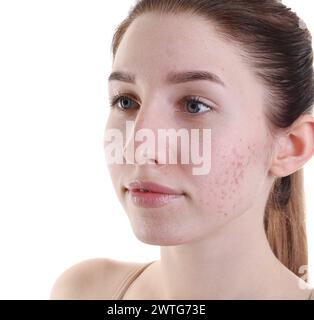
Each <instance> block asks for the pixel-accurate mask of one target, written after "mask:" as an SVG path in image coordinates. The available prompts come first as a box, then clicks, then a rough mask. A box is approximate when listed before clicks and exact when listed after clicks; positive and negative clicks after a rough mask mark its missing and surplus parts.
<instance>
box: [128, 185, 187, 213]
mask: <svg viewBox="0 0 314 320" xmlns="http://www.w3.org/2000/svg"><path fill="white" fill-rule="evenodd" d="M125 191H126V193H127V195H128V196H129V198H130V200H131V201H132V202H133V204H135V205H136V206H138V207H143V208H158V207H162V206H165V205H167V204H169V203H170V202H172V201H174V200H176V199H179V198H182V197H183V196H184V192H181V191H178V190H175V189H173V188H170V187H168V186H164V185H160V184H157V183H155V182H151V181H139V180H136V181H133V182H131V183H129V184H128V185H127V186H126V187H125Z"/></svg>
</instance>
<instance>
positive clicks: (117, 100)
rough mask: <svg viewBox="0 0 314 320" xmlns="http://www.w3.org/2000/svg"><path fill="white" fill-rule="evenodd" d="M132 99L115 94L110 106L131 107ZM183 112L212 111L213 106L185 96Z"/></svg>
mask: <svg viewBox="0 0 314 320" xmlns="http://www.w3.org/2000/svg"><path fill="white" fill-rule="evenodd" d="M134 102H135V101H134V99H133V98H130V97H129V96H128V95H127V94H117V95H115V96H113V97H112V98H111V99H110V106H111V107H112V108H113V107H115V106H116V105H117V106H118V108H119V109H121V110H122V111H128V110H129V109H132V104H133V103H134ZM183 102H184V103H183V104H184V109H186V110H187V111H184V112H185V113H191V114H200V113H204V112H206V111H212V110H213V108H212V107H211V106H209V105H207V104H206V103H204V102H202V101H201V100H200V98H199V97H186V98H184V99H183ZM135 103H136V102H135Z"/></svg>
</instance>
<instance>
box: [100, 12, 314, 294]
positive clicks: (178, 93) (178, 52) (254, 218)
mask: <svg viewBox="0 0 314 320" xmlns="http://www.w3.org/2000/svg"><path fill="white" fill-rule="evenodd" d="M240 50H241V48H239V47H236V46H235V45H234V44H232V43H230V42H226V41H225V40H224V39H222V38H221V37H219V36H218V34H217V32H216V30H215V27H214V25H213V24H209V22H206V21H203V20H202V18H200V17H193V16H191V15H185V14H180V15H176V16H173V15H163V16H162V17H161V16H160V15H158V14H156V13H149V14H144V15H142V16H140V17H138V18H136V20H135V21H134V22H133V23H132V24H131V26H130V27H129V29H128V30H127V32H126V34H125V35H124V37H123V39H122V41H121V43H120V45H119V47H118V50H117V54H116V57H115V59H114V61H113V65H112V71H125V72H130V73H133V74H135V75H136V84H130V83H125V82H121V81H116V80H115V81H110V82H109V87H108V88H109V96H112V95H113V94H116V93H117V92H123V93H132V95H133V96H135V97H136V99H133V98H131V99H133V101H134V102H133V101H132V103H134V104H135V105H137V107H138V108H134V109H133V110H129V111H127V112H123V111H121V110H120V109H119V108H118V107H117V106H115V107H114V108H113V109H112V110H111V111H110V115H109V118H108V122H107V126H106V129H108V128H118V129H120V130H121V131H122V132H124V131H125V129H124V128H125V121H126V120H129V121H131V120H133V121H134V122H135V131H136V130H140V129H141V128H149V129H151V130H153V131H154V132H155V133H156V135H157V129H158V128H165V129H168V128H174V129H176V130H178V129H179V128H186V129H188V130H189V129H192V128H199V129H203V128H210V129H211V170H210V173H209V174H207V175H199V176H198V175H192V174H191V166H193V165H192V164H190V165H182V164H180V163H178V164H175V165H173V164H159V162H158V154H156V155H155V159H153V160H155V161H156V163H155V164H140V165H139V164H132V165H130V164H113V165H109V171H110V174H111V178H112V181H113V184H114V188H115V190H116V193H117V196H118V198H119V200H120V201H121V203H122V205H123V207H124V209H125V212H126V213H127V215H128V218H129V220H130V223H131V226H132V228H133V231H134V233H135V235H136V237H137V238H138V239H139V240H141V241H143V242H145V243H148V244H153V245H159V246H160V260H158V261H156V262H155V263H153V264H152V265H150V266H149V267H148V268H147V269H146V270H145V271H144V272H143V273H142V274H141V275H140V277H139V278H138V279H137V280H136V281H135V282H134V283H133V284H132V286H131V287H130V288H129V290H128V291H127V293H126V295H125V297H124V299H133V298H134V299H142V298H143V299H144V298H152V299H245V298H248V299H276V298H286V299H289V298H292V299H306V298H307V297H308V295H309V292H308V290H304V289H301V288H300V286H299V280H300V278H299V277H297V276H296V275H294V274H293V273H292V272H291V271H290V270H288V269H287V268H286V267H285V266H284V265H282V264H281V263H280V262H279V260H278V259H277V258H276V257H275V256H274V254H273V253H272V251H271V248H270V246H269V244H268V241H267V238H266V235H265V232H264V226H263V215H264V210H265V205H266V200H267V197H268V195H269V192H270V188H271V185H272V183H273V181H274V178H275V176H286V175H289V174H291V173H293V172H295V171H297V170H298V169H300V168H301V167H302V166H303V165H304V164H305V163H306V162H307V161H308V160H309V159H310V158H311V157H312V155H313V153H314V141H313V140H314V138H313V137H314V121H313V117H311V116H309V115H307V116H303V117H302V118H300V119H299V121H298V122H297V123H296V124H295V125H294V126H293V127H292V128H290V131H289V134H287V133H286V131H284V130H278V132H277V133H276V135H272V134H271V133H270V131H269V129H268V127H267V124H266V118H265V115H264V114H265V113H264V112H265V108H266V106H265V96H266V94H267V88H266V87H265V86H264V85H263V84H262V83H261V82H260V81H259V80H258V78H257V77H256V76H255V74H254V73H253V70H252V69H251V68H250V67H249V65H248V64H246V63H245V62H244V60H243V58H242V57H241V55H240ZM188 70H207V71H210V72H213V73H215V74H216V75H218V76H219V77H220V78H221V79H222V81H223V82H224V83H225V86H221V85H219V84H216V83H213V82H210V81H204V80H199V81H193V82H188V83H182V84H170V85H169V84H167V83H166V82H165V78H166V75H167V74H168V72H170V71H188ZM185 96H199V97H201V102H203V103H205V104H208V105H210V106H212V111H208V112H200V113H199V114H197V115H195V114H189V113H187V112H186V110H184V109H183V108H182V107H180V108H181V109H179V104H180V101H181V100H182V98H184V97H185ZM128 138H129V139H128V141H130V139H131V138H132V137H128ZM128 147H129V144H128V142H127V143H126V145H125V148H126V149H127V148H128ZM171 147H172V146H171V145H170V146H169V148H171ZM136 178H140V179H141V178H142V179H145V180H150V181H154V182H157V183H159V184H162V185H166V186H169V187H171V188H172V189H175V190H177V191H180V192H184V196H182V197H180V198H178V199H177V200H175V201H172V202H171V203H169V204H168V205H166V206H164V207H161V208H140V207H137V206H135V205H134V204H133V203H132V202H131V201H130V200H129V198H128V197H127V196H126V193H125V191H124V188H123V187H124V185H125V184H126V183H128V182H130V181H131V180H133V179H136Z"/></svg>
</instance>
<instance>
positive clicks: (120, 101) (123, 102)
mask: <svg viewBox="0 0 314 320" xmlns="http://www.w3.org/2000/svg"><path fill="white" fill-rule="evenodd" d="M134 102H135V101H134V100H133V99H131V98H130V97H129V96H127V95H125V94H117V95H115V96H113V97H112V98H111V99H110V107H112V108H113V107H115V106H117V107H118V108H120V109H121V110H122V111H127V110H129V109H131V108H132V104H133V103H134ZM135 103H136V102H135Z"/></svg>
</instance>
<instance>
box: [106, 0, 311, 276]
mask: <svg viewBox="0 0 314 320" xmlns="http://www.w3.org/2000/svg"><path fill="white" fill-rule="evenodd" d="M146 12H156V13H160V14H178V13H190V14H193V15H196V16H200V17H202V18H205V20H207V21H208V22H211V23H214V24H215V26H216V27H217V32H219V34H220V35H221V36H222V37H223V38H225V39H227V40H228V41H229V42H230V41H232V42H233V43H234V44H236V45H240V47H241V49H242V52H244V53H245V54H244V55H243V58H244V59H245V62H246V63H247V64H248V65H249V66H250V67H251V68H252V70H253V71H254V72H255V74H256V76H257V77H258V79H259V80H261V81H262V83H263V84H264V85H265V86H266V88H267V98H266V104H267V105H268V107H267V108H266V109H265V110H266V111H265V115H266V119H267V120H268V121H267V125H268V126H269V128H270V132H272V133H273V132H274V131H275V130H276V129H279V128H288V127H290V125H292V124H293V123H294V121H295V120H296V119H298V118H299V117H300V116H301V115H302V114H306V113H307V114H311V113H312V112H313V104H314V78H313V51H312V37H311V34H310V33H309V31H308V29H307V28H306V26H305V25H304V23H303V21H302V20H300V19H299V17H298V16H297V15H296V14H295V13H294V12H292V11H291V9H290V8H288V7H286V6H285V5H283V4H282V3H280V2H279V1H276V0H139V1H137V2H136V4H135V5H134V6H133V7H131V9H130V10H129V13H128V16H127V17H126V18H125V19H124V20H123V21H122V22H121V23H120V24H119V26H118V28H117V29H116V31H115V34H114V37H113V41H112V47H111V49H112V54H113V57H115V55H116V52H117V49H118V47H119V44H120V42H121V40H122V38H123V36H124V34H125V32H126V30H127V29H128V27H129V26H130V24H131V23H132V21H133V20H134V19H135V18H136V17H138V16H139V15H142V14H143V13H146ZM264 227H265V232H266V235H267V239H268V241H269V244H270V247H271V249H272V250H273V252H274V254H275V256H276V257H277V258H278V259H279V260H280V261H281V262H282V263H283V264H284V265H285V266H286V267H287V268H288V269H290V270H291V271H292V272H294V273H295V274H296V275H298V276H299V268H300V267H301V266H307V264H308V253H307V238H306V224H305V204H304V184H303V168H301V169H299V170H298V171H296V172H294V173H292V174H290V175H288V176H285V177H279V178H276V179H275V181H274V183H273V186H272V189H271V192H270V194H269V198H268V201H267V204H266V208H265V215H264ZM304 280H305V281H308V279H307V278H305V279H304Z"/></svg>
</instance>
